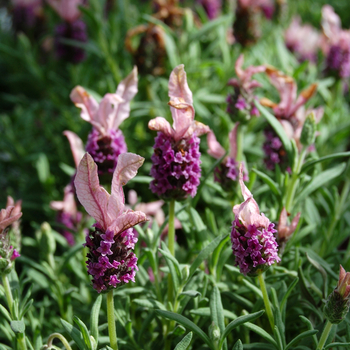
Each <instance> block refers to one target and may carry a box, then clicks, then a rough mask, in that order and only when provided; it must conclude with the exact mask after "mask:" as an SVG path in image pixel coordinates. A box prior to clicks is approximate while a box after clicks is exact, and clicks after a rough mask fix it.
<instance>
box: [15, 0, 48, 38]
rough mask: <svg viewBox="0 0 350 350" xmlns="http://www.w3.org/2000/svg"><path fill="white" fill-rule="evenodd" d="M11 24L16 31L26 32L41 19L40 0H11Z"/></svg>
mask: <svg viewBox="0 0 350 350" xmlns="http://www.w3.org/2000/svg"><path fill="white" fill-rule="evenodd" d="M11 3H12V7H13V13H12V25H13V28H14V30H15V31H16V32H24V33H28V31H31V30H35V29H37V27H38V26H40V22H41V21H42V12H43V1H42V0H12V1H11Z"/></svg>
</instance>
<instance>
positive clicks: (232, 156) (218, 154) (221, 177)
mask: <svg viewBox="0 0 350 350" xmlns="http://www.w3.org/2000/svg"><path fill="white" fill-rule="evenodd" d="M238 125H239V123H237V124H236V125H235V127H234V128H233V129H232V130H231V132H230V133H229V139H230V150H229V154H228V155H227V157H225V158H224V159H223V160H222V162H221V163H220V164H219V165H218V166H217V167H216V168H215V169H214V181H216V182H219V183H220V184H221V186H222V188H224V189H225V190H230V189H232V186H233V181H237V180H238V177H239V167H240V162H238V161H237V129H238ZM207 143H208V148H209V149H208V154H210V155H211V156H212V157H214V158H215V159H220V158H222V157H224V155H225V153H226V151H225V149H224V148H223V147H222V146H221V145H220V143H219V142H218V141H217V140H216V137H215V135H214V133H213V132H212V131H211V132H210V133H208V135H207ZM243 168H244V171H243V180H244V181H247V180H248V175H247V171H246V170H245V167H244V165H243Z"/></svg>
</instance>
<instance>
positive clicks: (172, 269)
mask: <svg viewBox="0 0 350 350" xmlns="http://www.w3.org/2000/svg"><path fill="white" fill-rule="evenodd" d="M162 243H163V242H162ZM158 250H159V251H160V252H161V253H162V254H163V256H164V258H165V261H166V263H167V265H168V267H169V272H170V275H171V278H172V280H173V283H174V290H175V291H177V290H179V285H180V283H179V275H178V272H177V271H176V268H175V264H174V263H173V260H172V259H171V258H170V257H172V258H173V256H172V255H171V254H167V252H166V251H164V250H163V249H160V248H158Z"/></svg>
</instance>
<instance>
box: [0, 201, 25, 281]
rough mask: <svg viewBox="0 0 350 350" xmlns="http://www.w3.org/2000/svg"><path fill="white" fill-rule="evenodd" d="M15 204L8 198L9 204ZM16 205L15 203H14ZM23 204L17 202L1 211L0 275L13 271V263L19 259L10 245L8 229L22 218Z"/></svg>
mask: <svg viewBox="0 0 350 350" xmlns="http://www.w3.org/2000/svg"><path fill="white" fill-rule="evenodd" d="M9 202H10V204H11V202H13V199H12V198H11V197H8V203H9ZM12 204H14V203H12ZM20 210H21V204H20V203H19V202H17V203H16V204H15V205H14V206H13V205H10V206H7V207H6V209H1V211H0V275H2V274H7V273H9V272H10V271H11V268H12V261H13V260H15V259H16V258H17V257H19V256H20V255H19V253H18V252H17V250H16V249H14V248H13V246H12V245H11V243H10V237H9V235H8V229H9V227H10V226H11V225H14V224H15V223H16V222H17V221H18V220H19V218H20V217H21V216H22V213H21V212H20Z"/></svg>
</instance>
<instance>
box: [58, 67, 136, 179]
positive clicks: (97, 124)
mask: <svg viewBox="0 0 350 350" xmlns="http://www.w3.org/2000/svg"><path fill="white" fill-rule="evenodd" d="M136 93H137V68H136V67H134V69H133V70H132V72H131V73H130V74H129V75H128V76H127V77H126V78H125V79H124V80H123V81H121V82H120V84H119V85H118V88H117V91H116V92H115V93H114V94H106V95H105V96H104V97H103V99H102V100H101V102H100V103H98V102H97V101H96V100H95V99H94V98H93V97H92V96H91V95H89V94H88V93H87V92H86V90H85V89H84V88H82V87H81V86H77V87H75V88H74V89H73V91H72V92H71V94H70V98H71V100H72V101H73V102H74V103H75V105H76V106H77V107H78V108H81V113H80V116H81V118H82V119H84V120H86V121H88V122H89V123H91V124H92V126H93V129H92V131H91V133H90V134H89V136H88V141H87V144H86V151H88V152H89V153H90V154H91V156H92V157H93V159H94V161H95V162H96V164H97V165H98V173H99V175H103V174H106V175H108V174H109V175H111V174H112V173H113V172H114V169H115V168H116V166H117V162H118V157H119V155H120V154H121V153H125V152H127V145H126V143H125V139H124V135H123V133H122V131H121V130H120V129H119V125H120V124H121V123H122V121H123V120H125V119H126V118H128V117H129V114H130V101H131V100H132V99H133V97H134V96H135V95H136ZM64 134H65V135H66V136H67V138H68V140H69V143H70V146H71V149H72V153H73V157H74V160H75V164H76V165H77V164H78V163H79V161H80V159H81V157H82V155H83V153H84V151H83V143H82V141H81V140H80V138H79V137H78V136H77V135H76V134H74V133H73V132H71V131H65V132H64Z"/></svg>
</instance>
